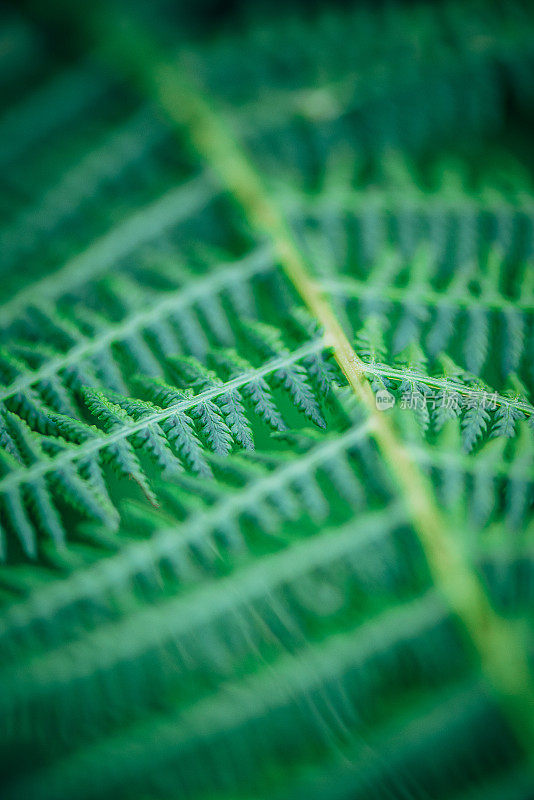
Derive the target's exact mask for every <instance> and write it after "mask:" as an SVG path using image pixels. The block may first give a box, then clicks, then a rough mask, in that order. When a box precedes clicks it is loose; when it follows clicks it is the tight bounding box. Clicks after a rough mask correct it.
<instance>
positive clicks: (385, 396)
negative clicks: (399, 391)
mask: <svg viewBox="0 0 534 800" xmlns="http://www.w3.org/2000/svg"><path fill="white" fill-rule="evenodd" d="M375 399H376V407H377V409H378V410H379V411H387V410H388V408H393V406H394V405H395V397H394V395H392V394H391V392H388V390H387V389H380V391H379V392H377V393H376V398H375Z"/></svg>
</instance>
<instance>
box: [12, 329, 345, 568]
mask: <svg viewBox="0 0 534 800" xmlns="http://www.w3.org/2000/svg"><path fill="white" fill-rule="evenodd" d="M241 327H242V329H243V330H244V331H245V332H246V336H247V337H248V339H249V341H250V342H251V344H252V346H253V349H255V350H256V352H257V353H258V354H259V355H260V356H262V357H263V359H264V361H263V363H262V365H261V366H260V367H253V366H252V365H251V364H250V363H249V362H248V361H247V360H245V359H243V358H242V357H241V356H239V355H238V354H237V353H236V352H235V351H231V350H228V349H227V350H221V351H220V352H219V351H214V353H213V357H212V358H213V363H214V364H216V363H217V364H219V365H220V368H221V369H222V370H223V372H226V375H227V376H228V377H227V378H226V380H223V379H222V378H219V377H218V376H217V374H216V373H215V372H213V371H210V370H208V369H207V368H206V367H205V366H203V365H202V363H201V362H199V361H198V360H196V359H195V358H193V357H187V358H186V357H183V356H175V357H173V358H167V359H166V361H165V367H166V369H167V371H168V373H169V375H170V377H171V382H170V383H166V382H165V381H164V380H163V378H155V377H151V376H150V374H149V375H146V376H138V377H136V378H135V379H134V380H133V384H134V385H135V386H136V387H137V389H138V391H139V393H140V395H141V397H138V398H135V397H131V398H128V397H127V396H124V395H121V394H118V393H117V392H114V391H112V390H110V389H107V391H106V390H104V391H102V390H101V389H99V388H92V387H91V386H83V385H82V386H80V385H79V384H78V385H77V386H75V387H74V396H73V400H72V401H71V402H76V399H75V398H77V401H78V403H80V404H81V406H82V407H84V408H85V409H86V411H87V412H89V414H90V415H91V416H92V417H93V419H94V420H95V421H98V422H99V424H100V427H95V425H89V424H87V422H85V421H84V420H83V417H81V416H79V413H78V418H73V417H71V416H68V415H67V414H65V413H60V412H58V411H55V410H53V408H52V409H51V408H49V407H48V406H47V405H46V404H45V399H44V397H41V398H39V399H34V398H35V394H34V392H33V390H32V389H30V390H29V392H28V394H29V398H28V400H27V399H26V398H27V395H25V394H22V393H17V394H14V395H11V397H10V400H11V401H12V402H11V403H9V405H11V406H12V408H13V409H14V411H6V412H5V418H6V423H5V424H4V426H3V443H4V447H5V450H6V451H7V453H8V457H9V451H12V452H11V455H12V456H13V455H15V458H16V459H18V461H19V463H18V464H17V462H16V461H13V458H11V462H10V463H9V464H8V465H6V468H5V473H6V474H5V476H4V478H3V480H2V482H1V483H0V492H1V493H2V498H3V509H4V513H5V519H6V522H7V525H8V527H9V528H10V530H12V531H18V535H19V538H20V540H21V543H22V546H23V549H24V551H25V552H26V554H27V555H31V556H35V554H36V547H37V545H36V536H35V529H34V519H35V516H34V514H33V513H32V510H31V509H32V503H31V502H30V501H29V500H27V498H29V497H30V496H32V493H34V492H35V491H37V490H38V491H39V492H40V494H43V496H44V497H45V498H46V509H45V511H41V512H40V513H39V517H38V524H37V529H38V530H41V532H44V533H45V534H46V535H48V536H49V537H51V538H52V539H53V540H54V541H55V542H56V543H57V544H60V543H62V542H63V541H64V539H65V535H64V532H63V531H62V528H61V526H60V524H59V521H58V519H57V511H56V503H57V499H55V496H56V495H55V493H57V491H58V489H61V490H62V491H63V492H64V494H65V496H66V499H67V500H68V501H69V498H76V497H77V495H76V486H78V485H81V486H83V487H84V491H83V492H80V493H79V498H77V499H76V502H74V503H73V504H74V506H75V508H76V510H77V511H81V512H82V514H83V515H84V516H86V517H89V518H90V519H100V520H102V521H106V523H107V524H109V521H110V519H109V516H106V515H109V513H110V508H111V509H112V508H113V507H112V504H111V501H110V498H109V494H108V492H107V490H106V482H107V477H106V475H107V472H106V465H109V466H110V467H111V468H112V469H113V470H114V472H115V473H116V474H117V475H118V476H119V477H120V476H122V477H126V478H129V479H131V480H133V481H134V482H135V483H136V484H137V485H138V486H139V488H140V489H141V491H142V492H143V494H144V495H145V496H146V497H147V498H148V499H149V500H150V502H151V503H153V504H155V503H156V498H155V495H154V494H153V491H152V489H151V488H150V484H149V480H148V478H147V474H146V472H145V468H144V466H143V464H142V463H141V462H140V460H139V458H138V455H137V453H143V454H145V455H146V456H148V458H149V459H150V460H151V461H152V463H154V464H155V465H156V466H157V467H158V468H159V469H160V470H163V471H164V472H165V473H166V474H169V475H171V474H173V473H174V472H178V471H181V470H182V469H183V468H184V466H186V467H187V468H188V469H191V470H193V471H194V472H196V473H198V474H202V475H205V476H209V475H210V474H211V470H210V467H209V465H208V463H207V461H206V459H205V456H204V452H203V451H204V449H205V448H207V449H208V450H212V451H213V452H215V453H218V454H222V455H226V454H228V453H229V452H230V450H231V449H232V447H233V446H234V445H235V446H238V447H244V448H247V449H250V448H252V447H253V439H252V432H251V428H250V422H249V420H250V418H251V415H252V416H253V417H258V418H259V419H260V420H263V421H264V422H265V423H266V424H267V425H268V426H269V427H271V428H272V427H275V428H276V429H283V428H284V427H285V423H284V422H283V418H282V415H281V412H280V411H279V409H278V405H277V403H278V401H277V399H276V397H275V395H273V392H272V388H271V386H270V385H269V382H271V383H272V384H273V386H280V387H281V388H282V389H283V390H284V391H285V393H286V395H287V396H288V397H289V398H290V399H291V401H292V403H293V404H294V405H295V407H296V408H297V409H298V410H299V411H301V412H302V413H303V414H305V415H306V416H308V417H309V418H310V419H311V420H312V421H313V422H315V423H316V424H318V425H321V426H324V420H323V416H322V412H321V410H320V404H319V401H318V400H317V397H316V395H315V393H314V390H313V388H312V386H313V385H314V384H315V373H311V372H310V373H308V372H307V368H306V366H305V365H306V363H308V364H313V365H314V368H315V365H316V364H317V363H321V364H322V363H323V362H322V361H320V362H318V361H317V359H318V358H319V355H317V354H319V353H320V351H322V350H324V344H323V343H322V341H321V340H320V338H318V339H316V340H312V341H311V342H309V343H306V344H304V345H302V346H301V347H300V348H296V350H294V351H293V352H291V351H290V350H289V349H287V348H286V347H285V346H284V345H283V344H282V340H281V339H280V336H279V335H278V334H277V333H276V331H274V329H272V328H270V327H269V326H265V325H263V326H259V324H258V323H253V322H252V321H251V322H248V323H247V324H246V325H245V324H244V323H242V325H241ZM314 354H315V355H314ZM312 357H313V358H314V360H313V362H310V359H311V358H312ZM321 358H322V357H321ZM301 361H302V365H301V364H300V362H301ZM324 363H325V365H326V362H324ZM324 369H326V366H325V367H324ZM325 374H326V373H325ZM332 374H333V373H332ZM308 375H309V377H308ZM230 376H231V377H230ZM100 385H101V384H100ZM97 386H98V384H97ZM71 391H72V390H71ZM19 395H20V398H21V399H19ZM143 396H144V398H145V399H142V397H143ZM8 402H9V401H8ZM28 409H29V410H28ZM65 410H66V409H65V408H63V407H62V412H65ZM15 411H16V412H18V414H20V415H21V416H20V417H19V416H17V414H15ZM24 418H26V419H27V422H25V421H24ZM15 424H16V425H17V426H18V430H19V431H21V432H22V433H20V434H19V436H20V437H22V438H23V442H24V444H25V446H26V443H27V442H28V443H29V444H28V445H27V447H26V449H27V450H28V452H29V453H30V454H31V455H28V456H26V457H23V456H22V455H20V453H19V452H18V450H17V449H16V445H15V442H14V437H13V435H12V433H11V428H12V427H13V425H15ZM28 424H29V425H32V426H33V427H34V428H36V430H31V429H30V428H29V427H28ZM199 437H200V438H199ZM41 453H46V457H44V458H40V457H39V454H41ZM36 462H38V463H36ZM36 483H37V487H38V489H34V485H35V484H36ZM43 502H44V501H43ZM45 512H46V513H45ZM114 515H115V512H113V516H114ZM60 531H61V533H60Z"/></svg>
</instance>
